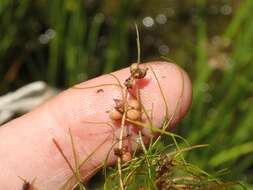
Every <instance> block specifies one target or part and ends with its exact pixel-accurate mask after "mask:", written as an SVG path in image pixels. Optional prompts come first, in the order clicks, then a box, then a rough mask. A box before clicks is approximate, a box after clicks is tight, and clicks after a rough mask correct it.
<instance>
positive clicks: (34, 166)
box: [0, 62, 191, 190]
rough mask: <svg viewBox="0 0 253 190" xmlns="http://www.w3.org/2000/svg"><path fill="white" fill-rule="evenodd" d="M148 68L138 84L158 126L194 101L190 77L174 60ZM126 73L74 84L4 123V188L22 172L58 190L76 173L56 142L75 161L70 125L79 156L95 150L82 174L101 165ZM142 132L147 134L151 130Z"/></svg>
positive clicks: (0, 146)
mask: <svg viewBox="0 0 253 190" xmlns="http://www.w3.org/2000/svg"><path fill="white" fill-rule="evenodd" d="M147 67H150V68H151V69H149V70H148V73H147V76H146V77H145V81H144V82H143V83H142V84H140V88H141V90H140V96H141V101H142V104H143V106H144V107H145V108H146V110H147V112H149V113H151V112H152V123H153V125H154V126H157V127H159V126H161V125H162V122H163V119H164V117H165V115H166V113H167V114H168V117H172V116H173V122H172V123H173V124H175V123H176V122H178V121H179V120H180V119H181V118H182V117H183V116H184V115H185V114H186V112H187V110H188V108H189V106H190V103H191V83H190V80H189V78H188V76H187V75H186V73H185V72H184V71H183V70H181V69H180V68H179V67H178V66H176V65H174V64H170V63H165V62H152V63H148V64H147ZM152 71H153V72H152ZM128 77H129V69H128V68H126V69H123V70H120V71H117V72H114V73H113V75H103V76H100V77H98V78H95V79H92V80H89V81H87V82H84V83H81V84H79V85H77V86H76V87H77V88H79V89H76V88H70V89H68V90H66V91H64V92H62V93H61V94H59V95H58V96H56V97H55V98H53V99H51V100H50V101H48V102H46V103H45V104H43V105H41V106H40V107H38V108H37V109H35V110H34V111H32V112H30V113H28V114H26V115H24V116H22V117H20V118H18V119H15V120H13V121H11V122H9V123H7V124H5V125H4V126H2V127H1V128H0V139H1V140H0V150H1V151H0V169H1V171H2V172H1V173H0V187H1V189H21V187H22V183H23V182H22V180H20V179H19V178H18V176H21V177H23V178H25V179H27V181H32V180H33V179H34V178H36V181H35V183H34V186H35V187H36V188H38V189H49V190H50V189H57V188H59V187H60V186H61V185H62V184H64V182H65V181H66V180H67V179H68V178H69V177H70V176H72V171H71V169H70V167H69V166H68V165H67V164H66V161H65V160H64V159H63V157H62V155H61V154H60V153H59V150H57V148H56V146H55V145H54V143H53V142H52V139H55V140H56V141H57V143H58V145H60V147H61V149H62V150H63V152H64V154H65V155H66V157H67V159H68V160H69V161H70V164H71V165H72V166H73V165H74V158H73V154H72V148H71V143H70V140H69V129H71V133H72V135H73V139H74V142H75V146H76V150H77V157H78V160H80V161H82V160H84V159H85V158H87V157H88V156H89V155H91V154H92V153H93V152H94V150H95V153H94V154H92V156H91V157H90V159H89V160H88V161H87V162H86V163H85V164H84V165H83V166H82V167H81V173H82V174H83V175H84V176H85V174H89V173H90V172H91V171H93V170H94V168H97V167H98V166H99V165H101V164H102V163H103V161H104V160H105V159H106V157H107V155H108V152H109V151H110V149H111V147H112V144H113V143H114V141H115V138H114V136H116V139H117V138H118V133H119V130H120V127H118V126H117V125H118V124H117V122H116V123H115V122H112V121H111V120H110V118H109V114H108V111H110V110H111V109H112V108H113V107H114V106H115V102H114V99H121V97H122V94H121V89H120V88H119V85H116V84H118V83H117V82H118V81H117V80H119V81H120V82H121V83H124V81H125V79H126V78H128ZM158 81H159V83H158ZM95 86H96V87H95ZM91 87H92V88H91ZM161 89H162V93H161ZM179 99H180V101H178V100H179ZM178 102H179V104H178ZM176 107H178V109H175V108H176ZM175 110H176V112H175ZM174 113H176V114H175V115H174ZM146 119H147V118H146ZM109 123H110V124H109ZM144 133H145V134H146V135H149V131H144ZM129 134H130V136H131V137H130V138H131V139H134V138H135V135H134V131H132V132H130V133H129ZM114 161H115V156H114V155H113V154H110V156H109V159H108V163H109V164H113V163H114Z"/></svg>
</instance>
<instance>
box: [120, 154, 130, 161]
mask: <svg viewBox="0 0 253 190" xmlns="http://www.w3.org/2000/svg"><path fill="white" fill-rule="evenodd" d="M121 158H122V161H123V162H128V161H130V160H131V159H132V155H131V153H130V152H124V153H123V155H122V156H121Z"/></svg>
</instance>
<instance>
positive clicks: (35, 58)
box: [0, 0, 253, 189]
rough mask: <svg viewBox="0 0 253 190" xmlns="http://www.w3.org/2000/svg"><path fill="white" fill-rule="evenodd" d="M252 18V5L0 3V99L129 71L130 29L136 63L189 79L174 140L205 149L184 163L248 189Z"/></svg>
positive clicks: (252, 177) (208, 1)
mask: <svg viewBox="0 0 253 190" xmlns="http://www.w3.org/2000/svg"><path fill="white" fill-rule="evenodd" d="M252 10H253V1H252V0H244V1H239V0H233V1H232V0H231V1H229V0H224V1H212V0H189V1H165V0H158V1H156V2H155V3H154V1H151V0H149V1H142V0H122V1H113V0H108V1H81V0H53V1H49V0H37V1H33V0H22V1H15V0H1V1H0V81H1V85H0V93H5V92H8V91H9V90H11V89H13V88H16V87H18V86H21V85H23V84H25V83H27V82H30V81H34V80H45V81H47V82H49V83H50V84H51V85H55V86H57V87H68V86H70V85H72V84H74V83H76V82H78V81H83V80H86V79H88V78H91V77H94V76H97V75H99V74H102V73H108V72H110V71H112V70H115V69H118V68H121V67H125V66H127V65H129V63H131V62H134V61H136V57H137V53H136V52H137V51H136V44H135V28H134V23H135V22H137V23H138V25H139V30H140V38H141V49H142V60H145V61H147V60H154V59H157V57H159V55H162V56H165V57H168V58H169V59H171V60H174V61H175V63H177V64H179V65H180V66H182V67H183V68H184V69H185V70H186V71H187V72H188V73H189V74H190V76H191V79H192V81H193V92H194V94H193V95H194V96H193V97H194V98H193V105H192V108H191V110H190V112H189V114H188V116H187V118H186V119H184V121H183V122H182V123H181V124H180V126H178V127H177V129H176V131H175V132H176V133H177V134H180V135H181V136H183V137H184V138H186V139H187V141H188V142H189V143H190V144H191V145H195V144H209V146H208V147H206V148H201V149H200V150H197V151H190V153H186V159H187V160H188V161H190V162H191V163H193V164H196V165H198V166H199V167H200V168H202V169H204V170H206V171H210V172H211V173H214V174H215V173H216V172H217V171H220V170H223V169H227V171H225V173H226V175H224V176H223V177H224V178H226V179H227V180H239V181H241V182H242V183H243V184H244V185H245V186H247V187H248V189H253V169H252V167H253V140H252V139H253V138H252V134H253V109H252V103H253V99H252V94H253V83H252V81H253V64H252V61H253V53H252V52H253V20H252V16H253V15H252ZM231 11H232V13H231ZM144 21H145V22H144ZM142 23H144V24H142ZM161 60H162V58H161ZM144 157H145V155H144ZM144 157H143V159H145V158H144ZM134 162H135V161H134V160H133V163H132V164H135V163H134ZM158 162H159V159H158V158H157V163H158ZM154 164H156V163H154ZM151 173H152V171H151ZM221 173H224V170H223V171H222V172H221Z"/></svg>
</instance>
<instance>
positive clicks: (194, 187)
mask: <svg viewBox="0 0 253 190" xmlns="http://www.w3.org/2000/svg"><path fill="white" fill-rule="evenodd" d="M136 32H137V46H138V48H137V49H138V60H137V63H134V64H132V65H131V66H130V72H129V73H130V75H129V77H128V78H126V79H125V82H124V83H123V84H122V83H121V82H120V80H119V79H118V78H117V77H116V76H115V75H113V74H110V75H111V76H112V77H113V78H114V79H115V81H116V82H115V83H112V84H101V85H97V86H90V87H85V88H79V87H78V86H74V87H73V88H74V89H78V90H80V89H82V90H85V89H90V88H94V89H95V90H97V91H98V90H100V91H101V90H102V91H103V87H104V86H108V85H116V86H117V87H118V88H119V90H120V91H121V97H122V99H115V100H114V101H115V106H114V107H112V108H111V110H110V111H108V115H109V118H110V121H108V122H104V124H107V125H109V126H110V127H111V128H112V131H111V132H112V134H113V139H112V146H111V149H110V151H109V152H108V156H107V159H108V157H109V154H111V153H113V154H114V155H115V156H116V157H117V167H107V159H106V160H105V161H104V164H102V165H100V166H98V167H97V168H95V169H94V171H91V172H90V173H88V174H87V175H86V176H81V173H80V168H81V167H82V165H83V164H85V163H86V162H87V161H88V160H89V159H90V158H91V157H92V156H93V154H94V153H95V152H96V151H97V150H98V149H99V148H100V146H101V145H102V144H103V143H102V144H101V145H99V146H98V147H97V148H96V149H95V150H94V151H93V152H92V153H91V154H90V155H89V156H88V157H86V158H85V159H84V160H81V161H80V160H79V158H78V157H77V153H76V149H75V143H74V139H73V136H72V133H71V130H70V129H69V135H70V141H71V147H72V150H73V158H74V161H75V162H74V164H75V166H74V167H73V166H72V165H71V164H70V162H69V161H68V159H67V156H66V155H65V154H64V150H62V148H61V147H60V145H59V144H58V142H57V141H56V140H55V139H53V143H54V144H55V146H56V147H57V149H58V150H59V153H60V154H61V155H62V157H63V158H64V160H65V161H66V164H67V165H68V167H69V168H70V170H71V171H72V173H73V176H72V177H71V178H69V179H68V180H67V181H66V182H65V183H64V185H63V186H62V187H61V188H60V189H62V190H67V189H73V188H74V189H80V190H84V189H86V188H85V185H84V182H85V181H86V180H87V179H89V178H90V177H91V176H92V175H94V172H97V171H98V170H99V169H102V168H103V172H104V177H105V179H104V184H103V187H101V189H104V190H107V189H108V190H111V189H115V190H116V189H120V190H126V189H133V190H136V189H137V190H149V189H158V190H208V189H210V190H223V189H224V190H225V189H232V188H233V187H236V186H238V187H240V188H241V189H243V188H244V187H243V186H242V185H241V184H240V183H237V182H223V181H222V180H221V179H219V176H218V175H217V176H215V175H210V174H209V173H207V172H205V171H204V170H201V169H200V168H198V167H197V166H195V165H193V164H190V163H188V162H187V161H186V160H185V158H184V153H186V152H189V151H191V150H193V149H197V148H205V147H206V146H208V145H206V144H204V145H190V144H189V143H188V142H187V140H186V139H184V138H183V137H181V136H179V135H177V134H174V133H172V132H169V131H168V127H169V125H170V123H171V121H172V120H173V119H174V117H175V115H176V113H177V111H178V110H177V109H178V108H179V105H180V102H181V99H182V94H183V92H184V83H182V87H181V96H180V97H179V99H178V101H177V104H176V108H175V110H174V113H173V114H172V115H171V116H169V114H168V106H169V105H168V103H167V101H166V99H165V95H164V92H163V89H162V86H161V85H160V82H159V80H158V77H157V76H156V73H155V71H154V70H153V68H152V66H150V65H143V64H140V40H139V32H138V28H137V27H136ZM147 72H152V74H153V76H154V78H155V79H156V80H155V82H156V83H157V85H158V87H159V89H160V93H161V96H162V98H163V100H164V106H165V117H164V122H163V125H162V126H154V125H153V121H152V115H153V110H152V109H151V110H148V109H147V108H145V106H144V105H143V103H142V101H141V89H140V84H141V83H143V80H145V76H146V74H147ZM182 81H184V80H182ZM144 88H145V87H144ZM154 103H155V102H154ZM85 122H87V123H93V124H94V125H96V124H101V122H97V121H85ZM115 122H117V123H119V124H120V125H119V127H120V134H119V136H116V134H114V133H115V125H114V124H115ZM129 125H132V126H133V127H134V130H132V129H133V128H132V129H129ZM143 129H148V130H149V131H150V132H151V134H152V135H151V136H150V137H149V140H148V141H147V139H145V140H144V138H147V137H145V136H144V134H143ZM155 134H159V136H158V137H157V136H156V137H155ZM133 135H137V137H136V140H131V139H132V138H131V137H132V136H133ZM166 136H167V137H169V138H170V139H171V140H170V144H168V143H164V142H165V141H164V138H165V137H166ZM106 139H107V138H106ZM106 139H105V140H106ZM133 143H134V144H135V145H136V146H135V147H136V148H135V149H134V150H132V149H131V146H132V144H133ZM200 151H201V150H200Z"/></svg>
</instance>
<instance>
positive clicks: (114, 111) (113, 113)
mask: <svg viewBox="0 0 253 190" xmlns="http://www.w3.org/2000/svg"><path fill="white" fill-rule="evenodd" d="M109 116H110V118H111V119H112V120H120V119H121V118H122V113H120V112H119V111H118V110H117V109H115V108H113V109H112V110H111V111H110V113H109Z"/></svg>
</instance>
